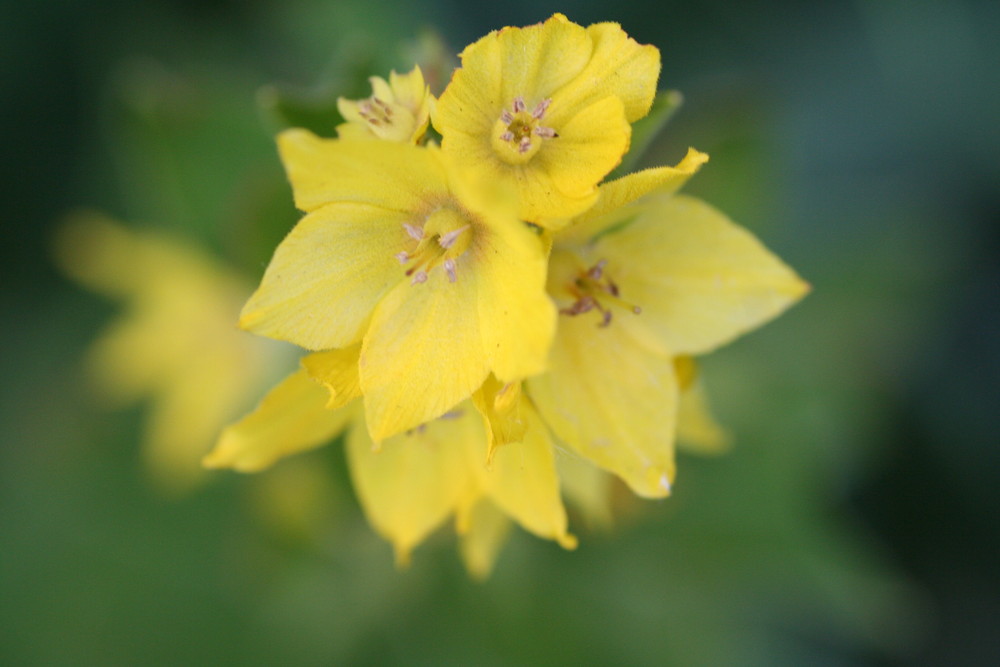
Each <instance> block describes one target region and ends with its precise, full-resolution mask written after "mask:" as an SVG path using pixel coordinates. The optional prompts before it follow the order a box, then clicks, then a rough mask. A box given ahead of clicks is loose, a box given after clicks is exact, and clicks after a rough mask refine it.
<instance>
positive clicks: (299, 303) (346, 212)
mask: <svg viewBox="0 0 1000 667" xmlns="http://www.w3.org/2000/svg"><path fill="white" fill-rule="evenodd" d="M367 143H371V144H373V145H382V144H383V143H386V142H367ZM391 145H395V144H391ZM385 189H387V190H391V189H392V188H385ZM409 219H410V218H409V215H407V214H406V213H399V212H394V211H388V210H386V209H383V208H377V207H374V206H369V205H364V204H362V205H357V204H349V203H342V204H330V205H327V206H324V207H323V208H320V209H318V210H315V211H313V212H312V213H310V214H308V215H307V216H306V217H304V218H303V219H302V220H300V221H299V223H298V224H297V225H296V226H295V228H294V229H293V230H292V231H291V232H290V233H289V234H288V236H287V237H285V240H284V241H282V242H281V245H279V246H278V248H277V250H275V252H274V257H273V258H272V259H271V263H270V264H269V265H268V267H267V270H266V271H265V272H264V277H263V278H262V279H261V284H260V287H258V288H257V291H256V292H254V294H253V296H251V297H250V300H249V301H248V302H247V304H246V305H245V306H244V307H243V312H242V313H241V315H240V326H241V327H243V328H244V329H247V330H249V331H253V332H254V333H257V334H261V335H263V336H268V337H269V338H276V339H278V340H287V341H290V342H292V343H295V344H296V345H300V346H302V347H304V348H306V349H309V350H326V349H331V348H344V347H348V346H350V345H351V344H353V343H355V342H356V341H358V340H360V338H361V336H362V335H363V333H364V330H365V328H366V326H367V324H368V320H369V318H370V317H371V313H372V310H373V309H374V307H375V304H376V303H378V300H379V299H380V298H381V297H382V295H383V294H385V292H386V291H388V290H389V289H391V288H392V287H393V286H394V285H396V284H397V283H399V282H400V281H401V280H403V279H404V278H405V276H404V272H403V271H402V270H401V269H400V266H399V261H398V260H397V259H396V258H395V257H394V255H395V254H396V253H397V252H399V250H400V248H402V247H404V245H405V243H406V231H405V229H404V228H403V223H404V222H406V221H408V220H409Z"/></svg>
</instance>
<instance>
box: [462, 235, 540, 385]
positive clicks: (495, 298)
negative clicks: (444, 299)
mask: <svg viewBox="0 0 1000 667" xmlns="http://www.w3.org/2000/svg"><path fill="white" fill-rule="evenodd" d="M474 252H475V257H474V259H475V262H476V264H475V268H474V271H475V273H474V274H472V275H470V279H472V280H475V281H476V284H477V289H478V293H479V296H478V300H477V302H476V305H477V308H478V311H479V319H480V322H481V326H482V336H483V354H484V355H485V357H486V359H487V360H488V361H489V365H490V369H491V370H492V371H493V373H494V374H495V375H496V376H497V378H498V379H499V380H500V381H501V382H505V383H507V382H516V381H518V380H521V379H523V378H525V377H529V376H531V375H535V374H536V373H540V372H542V371H543V370H544V369H545V367H546V363H547V358H548V353H549V346H550V345H551V344H552V338H553V336H554V335H555V329H556V308H555V305H554V304H553V303H552V301H551V300H550V299H549V297H548V295H547V294H546V292H545V279H546V271H547V268H548V267H547V262H546V255H547V252H548V245H547V242H546V240H545V239H543V238H540V237H539V236H538V235H537V234H535V233H534V232H532V231H530V230H529V229H528V228H527V226H525V225H523V224H510V223H507V224H504V221H503V220H497V221H494V222H492V223H491V224H490V229H489V233H488V234H487V233H484V234H482V235H481V237H480V238H479V239H478V240H477V243H476V246H475V248H474ZM462 279H463V278H462V277H460V278H459V281H461V280H462Z"/></svg>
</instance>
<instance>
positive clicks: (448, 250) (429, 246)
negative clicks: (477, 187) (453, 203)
mask: <svg viewBox="0 0 1000 667" xmlns="http://www.w3.org/2000/svg"><path fill="white" fill-rule="evenodd" d="M471 227H472V224H471V223H470V222H469V221H468V220H466V219H465V218H464V217H462V215H460V214H459V213H458V212H457V211H454V210H452V209H450V208H439V209H437V210H435V211H434V212H433V213H431V214H430V215H429V216H427V219H426V220H425V221H424V224H423V225H421V226H417V225H413V224H410V223H408V222H404V223H403V229H405V230H406V234H407V236H409V237H410V240H411V241H412V242H413V247H412V248H411V249H410V250H403V251H402V252H399V253H397V254H396V259H398V260H399V263H400V264H402V265H404V266H406V267H407V268H406V275H408V276H410V277H411V278H410V284H411V285H419V284H420V283H425V282H427V278H428V277H429V274H430V272H431V270H432V269H434V268H435V267H437V266H443V267H444V272H445V274H446V275H447V276H448V281H449V282H455V281H456V280H458V264H457V261H456V260H458V258H459V257H461V256H462V254H463V253H464V252H465V251H466V249H467V248H468V247H469V243H470V242H471V240H472V239H471V237H472V231H471Z"/></svg>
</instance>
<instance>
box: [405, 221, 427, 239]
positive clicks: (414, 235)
mask: <svg viewBox="0 0 1000 667" xmlns="http://www.w3.org/2000/svg"><path fill="white" fill-rule="evenodd" d="M403 229H405V230H406V233H407V234H409V235H410V238H411V239H413V240H414V241H421V240H423V238H424V230H422V229H420V228H419V227H417V226H416V225H411V224H410V223H408V222H404V223H403Z"/></svg>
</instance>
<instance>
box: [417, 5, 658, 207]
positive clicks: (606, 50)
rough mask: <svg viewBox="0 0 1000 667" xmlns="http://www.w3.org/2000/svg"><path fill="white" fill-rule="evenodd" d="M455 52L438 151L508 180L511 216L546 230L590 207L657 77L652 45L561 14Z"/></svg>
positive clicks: (441, 105) (441, 109)
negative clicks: (458, 63)
mask: <svg viewBox="0 0 1000 667" xmlns="http://www.w3.org/2000/svg"><path fill="white" fill-rule="evenodd" d="M461 57H462V67H461V68H460V69H459V70H457V71H456V72H455V74H454V76H453V78H452V81H451V83H450V84H449V86H448V88H447V89H446V90H445V92H444V94H443V95H442V96H441V99H440V100H439V102H438V105H437V107H436V111H435V114H434V118H433V121H434V124H435V127H436V128H437V129H438V130H439V131H440V132H441V134H442V137H443V139H442V148H443V150H444V151H445V152H446V153H447V154H449V155H450V156H452V157H453V158H454V159H455V160H457V161H459V162H460V163H461V164H462V166H463V168H465V169H468V170H470V171H474V172H478V173H480V174H482V175H483V176H484V177H489V178H493V179H501V180H504V181H507V182H510V183H512V184H515V185H516V187H517V189H518V195H519V200H520V206H521V207H520V215H521V217H523V218H525V219H527V220H530V221H532V222H536V223H538V224H541V225H543V226H547V227H548V226H555V225H556V224H557V223H556V222H555V221H558V220H561V219H562V220H565V219H566V218H568V217H571V216H573V215H576V214H578V213H580V212H582V211H583V210H585V209H586V208H587V206H589V205H590V204H592V203H593V200H594V198H595V188H596V186H597V183H598V182H599V181H600V179H601V178H603V177H604V175H606V174H607V173H608V172H609V171H611V169H613V168H614V167H615V166H616V165H617V164H618V163H619V162H620V160H621V157H622V155H623V154H624V153H625V152H626V151H627V149H628V141H629V136H630V133H631V128H630V126H629V122H631V121H634V120H636V119H638V118H640V117H641V116H643V115H644V114H645V113H647V112H648V110H649V107H650V105H651V104H652V100H653V98H654V97H655V94H656V79H657V77H658V75H659V52H658V51H657V50H656V49H655V48H654V47H644V46H640V45H638V44H637V43H636V42H635V41H634V40H631V39H630V38H629V37H628V36H627V35H626V34H625V33H624V32H623V31H622V30H621V28H620V26H618V25H616V24H610V23H605V24H597V25H593V26H590V27H589V28H584V27H582V26H579V25H576V24H574V23H571V22H569V21H568V20H567V19H566V17H565V16H563V15H561V14H556V15H555V16H553V17H552V18H550V19H549V20H547V21H545V22H544V23H541V24H538V25H533V26H528V27H526V28H505V29H504V30H501V31H497V32H493V33H490V34H489V35H487V36H486V37H483V38H482V39H480V40H479V41H477V42H475V43H474V44H472V45H470V46H469V47H467V48H466V49H465V50H464V51H463V52H462V54H461Z"/></svg>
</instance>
